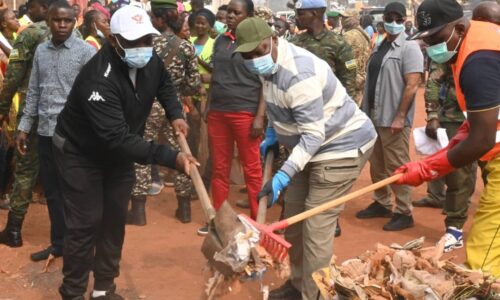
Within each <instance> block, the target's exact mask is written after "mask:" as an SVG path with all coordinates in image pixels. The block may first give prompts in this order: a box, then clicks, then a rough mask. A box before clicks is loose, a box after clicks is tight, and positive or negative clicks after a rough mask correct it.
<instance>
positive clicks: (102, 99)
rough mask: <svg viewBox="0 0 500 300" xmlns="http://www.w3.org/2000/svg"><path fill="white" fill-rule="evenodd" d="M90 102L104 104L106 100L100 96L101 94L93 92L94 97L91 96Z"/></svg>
mask: <svg viewBox="0 0 500 300" xmlns="http://www.w3.org/2000/svg"><path fill="white" fill-rule="evenodd" d="M88 100H89V101H94V102H99V101H101V102H104V101H106V100H104V98H103V97H102V96H101V95H100V94H99V92H92V95H90V97H89V99H88Z"/></svg>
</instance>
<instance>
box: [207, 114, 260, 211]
mask: <svg viewBox="0 0 500 300" xmlns="http://www.w3.org/2000/svg"><path fill="white" fill-rule="evenodd" d="M253 119H254V115H253V114H251V113H249V112H231V113H230V112H216V111H211V112H210V113H209V114H208V137H209V139H210V151H211V155H212V170H213V173H212V197H213V201H214V206H215V209H219V207H220V206H221V205H222V203H224V201H225V200H226V199H227V198H228V195H229V174H230V172H231V163H232V159H233V153H234V142H235V141H236V145H237V147H238V153H239V157H240V160H241V164H242V166H243V172H244V175H245V182H246V185H247V189H248V201H249V203H250V211H251V217H252V218H254V219H255V218H256V217H257V209H258V204H257V195H258V193H259V191H260V189H261V187H262V165H261V162H260V152H259V146H260V142H261V139H260V138H256V139H254V138H252V137H250V130H251V128H252V122H253Z"/></svg>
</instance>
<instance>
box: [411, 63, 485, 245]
mask: <svg viewBox="0 0 500 300" xmlns="http://www.w3.org/2000/svg"><path fill="white" fill-rule="evenodd" d="M430 69H431V70H430V73H429V81H428V82H427V85H426V88H425V95H424V97H425V108H426V112H427V126H426V130H425V132H426V134H427V135H428V136H429V137H430V138H433V139H436V138H437V129H438V128H445V129H446V134H447V135H448V138H450V139H451V138H452V137H453V136H454V135H455V134H456V132H457V130H458V128H459V127H460V126H461V125H462V123H463V122H464V120H465V116H464V114H463V113H462V111H461V109H460V107H459V106H458V102H457V98H456V94H455V82H454V80H453V73H452V71H451V67H450V66H448V65H446V64H441V65H440V64H436V63H434V62H433V63H432V64H431V66H430ZM476 168H477V166H476V164H472V165H468V166H465V167H462V168H460V169H457V170H455V171H454V172H452V173H450V174H448V175H446V176H445V177H443V178H440V179H438V180H435V181H431V182H429V183H428V184H427V196H426V197H424V198H423V199H420V200H418V201H414V202H413V205H414V206H417V207H443V209H444V212H445V213H446V219H445V225H446V229H447V230H446V234H452V235H456V236H460V237H461V236H462V227H463V226H464V223H465V221H466V220H467V211H468V209H469V203H470V197H471V195H472V193H473V192H474V187H475V183H476V181H475V178H476V177H475V175H476ZM445 185H446V187H447V188H445ZM447 240H448V239H446V237H445V242H446V241H447ZM456 240H458V238H456ZM460 241H461V239H460ZM462 245H463V242H460V243H459V244H457V245H448V244H447V243H445V251H446V252H448V251H451V250H453V249H455V248H460V247H462Z"/></svg>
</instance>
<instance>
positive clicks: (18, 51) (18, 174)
mask: <svg viewBox="0 0 500 300" xmlns="http://www.w3.org/2000/svg"><path fill="white" fill-rule="evenodd" d="M48 36H49V28H48V27H47V25H46V23H45V21H41V22H37V23H34V24H31V25H29V26H28V27H27V28H26V29H24V30H23V31H22V32H21V33H20V34H19V36H18V37H17V39H16V41H15V43H14V45H13V49H12V51H11V54H10V57H9V65H8V67H7V74H6V76H5V80H4V87H3V90H2V93H1V95H0V114H1V115H3V116H6V115H8V114H9V110H10V107H11V105H12V98H13V97H14V95H15V93H16V92H19V94H20V101H19V102H20V103H19V113H18V116H17V119H18V120H20V119H21V115H22V113H23V109H24V104H25V103H24V99H25V98H26V92H27V89H28V83H29V78H30V75H31V67H32V64H33V56H34V54H35V50H36V47H37V46H38V44H40V43H42V42H43V41H45V40H47V39H48ZM34 126H37V125H36V124H35V125H34ZM36 136H37V135H36V133H31V134H30V138H29V143H28V150H27V152H26V154H25V155H24V156H22V155H20V154H19V153H18V152H17V151H15V158H16V165H15V171H14V177H15V179H14V184H13V188H12V194H11V196H10V201H11V204H10V206H11V207H10V211H11V212H12V213H13V214H14V215H15V216H16V217H18V218H24V215H25V214H26V211H27V209H28V206H29V203H30V202H31V200H32V191H33V188H34V186H35V185H36V183H37V179H38V151H37V144H38V142H37V141H36Z"/></svg>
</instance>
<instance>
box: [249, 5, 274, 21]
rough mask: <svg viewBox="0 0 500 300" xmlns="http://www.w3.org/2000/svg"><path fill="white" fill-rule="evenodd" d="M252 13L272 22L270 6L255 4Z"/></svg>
mask: <svg viewBox="0 0 500 300" xmlns="http://www.w3.org/2000/svg"><path fill="white" fill-rule="evenodd" d="M254 15H255V16H256V17H258V18H261V19H262V20H264V21H266V22H267V23H274V18H273V11H272V10H271V9H270V8H267V7H264V6H257V7H256V8H255V12H254Z"/></svg>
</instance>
